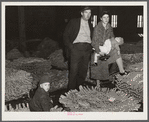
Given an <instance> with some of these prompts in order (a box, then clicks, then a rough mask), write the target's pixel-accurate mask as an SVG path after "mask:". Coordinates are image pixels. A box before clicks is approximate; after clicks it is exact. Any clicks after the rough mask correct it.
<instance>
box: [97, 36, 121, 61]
mask: <svg viewBox="0 0 149 122" xmlns="http://www.w3.org/2000/svg"><path fill="white" fill-rule="evenodd" d="M123 43H124V40H123V38H121V37H116V38H115V39H112V40H111V39H107V40H106V41H105V43H104V45H103V46H99V49H100V51H101V52H102V53H103V54H104V55H105V56H107V58H109V57H110V56H109V55H108V54H109V53H110V51H111V49H114V48H116V49H117V51H118V55H120V48H119V45H122V44H123ZM98 57H102V56H101V55H100V54H97V53H95V54H94V63H95V64H97V60H98ZM105 60H106V58H105Z"/></svg>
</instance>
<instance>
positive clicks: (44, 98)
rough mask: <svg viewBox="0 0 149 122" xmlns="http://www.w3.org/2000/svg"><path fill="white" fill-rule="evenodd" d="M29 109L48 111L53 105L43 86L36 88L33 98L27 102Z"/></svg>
mask: <svg viewBox="0 0 149 122" xmlns="http://www.w3.org/2000/svg"><path fill="white" fill-rule="evenodd" d="M29 107H30V109H31V111H50V109H51V108H52V107H53V105H52V103H51V98H50V97H49V92H46V91H45V90H44V89H43V88H40V87H39V88H38V89H37V91H36V93H35V95H34V97H33V99H32V100H31V101H30V103H29Z"/></svg>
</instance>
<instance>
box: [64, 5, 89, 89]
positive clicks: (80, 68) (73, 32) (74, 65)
mask: <svg viewBox="0 0 149 122" xmlns="http://www.w3.org/2000/svg"><path fill="white" fill-rule="evenodd" d="M90 17H91V8H90V7H83V8H82V9H81V17H80V18H77V19H72V20H70V22H69V23H68V25H67V26H66V28H65V31H64V35H63V38H64V44H65V46H66V48H68V50H69V51H68V52H69V61H70V68H69V82H68V90H70V89H78V90H79V85H82V84H83V83H84V81H85V78H86V75H87V70H88V63H89V61H90V55H91V51H92V46H91V33H92V26H91V23H90V22H89V19H90Z"/></svg>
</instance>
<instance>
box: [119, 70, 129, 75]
mask: <svg viewBox="0 0 149 122" xmlns="http://www.w3.org/2000/svg"><path fill="white" fill-rule="evenodd" d="M129 73H130V71H125V72H124V73H119V74H120V75H121V76H123V75H128V74H129Z"/></svg>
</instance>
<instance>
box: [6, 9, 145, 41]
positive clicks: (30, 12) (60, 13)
mask: <svg viewBox="0 0 149 122" xmlns="http://www.w3.org/2000/svg"><path fill="white" fill-rule="evenodd" d="M93 8H94V9H93V10H92V15H94V14H96V15H99V14H100V11H101V10H104V9H108V10H110V12H111V14H116V15H118V27H117V28H116V29H114V33H115V36H122V37H124V39H125V41H137V40H138V39H139V37H138V35H137V33H138V32H141V31H142V29H138V28H137V16H138V15H139V14H141V15H143V7H142V6H94V7H93ZM79 10H80V6H50V7H49V6H25V7H24V14H25V33H26V39H35V38H40V39H42V38H45V37H50V38H52V39H55V40H58V41H61V38H62V37H61V35H62V32H63V30H64V28H65V26H66V24H67V23H66V22H65V21H64V20H65V19H68V21H69V20H70V19H72V18H76V17H80V13H79ZM98 19H99V18H98ZM18 21H19V18H18V7H17V6H7V7H6V39H9V40H11V39H16V38H19V24H18Z"/></svg>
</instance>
